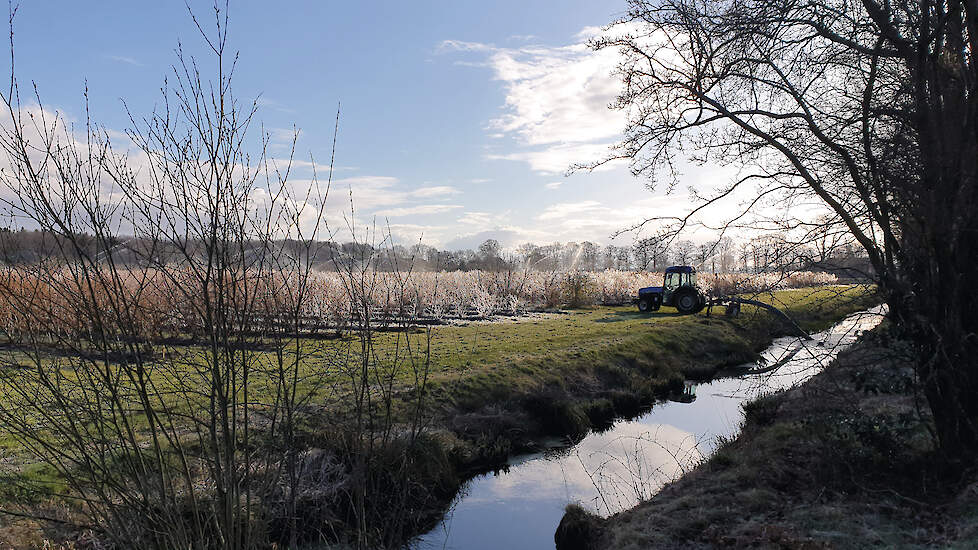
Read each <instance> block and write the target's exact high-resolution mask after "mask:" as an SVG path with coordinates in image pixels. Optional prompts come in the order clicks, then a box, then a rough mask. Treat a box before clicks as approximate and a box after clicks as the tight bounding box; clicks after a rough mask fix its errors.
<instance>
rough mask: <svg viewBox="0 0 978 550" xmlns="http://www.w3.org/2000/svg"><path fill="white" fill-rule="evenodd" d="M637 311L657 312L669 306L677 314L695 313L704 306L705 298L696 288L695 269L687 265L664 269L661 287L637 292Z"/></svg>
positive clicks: (646, 288) (647, 288)
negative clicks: (674, 309)
mask: <svg viewBox="0 0 978 550" xmlns="http://www.w3.org/2000/svg"><path fill="white" fill-rule="evenodd" d="M635 303H637V304H638V310H639V311H642V312H648V311H657V310H658V309H659V308H660V307H662V306H670V307H674V308H676V309H677V310H679V313H683V314H686V313H696V312H698V311H700V310H701V309H703V308H704V307H705V306H706V296H704V295H703V293H702V292H700V289H699V288H698V287H697V286H696V269H694V268H693V267H692V266H688V265H674V266H672V267H668V268H666V273H665V276H664V277H663V280H662V286H649V287H645V288H641V289H639V291H638V299H636V300H635Z"/></svg>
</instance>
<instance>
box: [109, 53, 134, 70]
mask: <svg viewBox="0 0 978 550" xmlns="http://www.w3.org/2000/svg"><path fill="white" fill-rule="evenodd" d="M105 58H106V59H109V60H111V61H116V62H118V63H125V64H126V65H132V66H134V67H142V66H143V64H142V63H140V62H139V61H137V60H136V59H135V58H132V57H128V56H125V55H106V56H105Z"/></svg>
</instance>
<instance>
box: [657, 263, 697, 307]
mask: <svg viewBox="0 0 978 550" xmlns="http://www.w3.org/2000/svg"><path fill="white" fill-rule="evenodd" d="M686 287H689V288H696V269H694V268H693V267H692V266H688V265H674V266H672V267H667V268H666V273H665V276H664V277H663V281H662V302H663V303H664V304H666V305H672V297H673V294H675V293H676V291H677V290H679V289H680V288H686Z"/></svg>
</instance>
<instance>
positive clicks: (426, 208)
mask: <svg viewBox="0 0 978 550" xmlns="http://www.w3.org/2000/svg"><path fill="white" fill-rule="evenodd" d="M459 208H462V205H459V204H419V205H417V206H406V207H402V208H390V209H387V210H379V211H377V212H375V213H374V215H376V216H388V217H395V216H420V215H427V214H440V213H442V212H450V211H452V210H457V209H459Z"/></svg>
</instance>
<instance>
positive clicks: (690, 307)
mask: <svg viewBox="0 0 978 550" xmlns="http://www.w3.org/2000/svg"><path fill="white" fill-rule="evenodd" d="M672 300H673V303H674V304H676V309H677V310H679V313H682V314H684V315H685V314H689V313H696V308H697V306H699V300H698V299H697V298H696V293H695V292H693V291H691V290H680V291H678V292H676V295H675V296H673V298H672Z"/></svg>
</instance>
